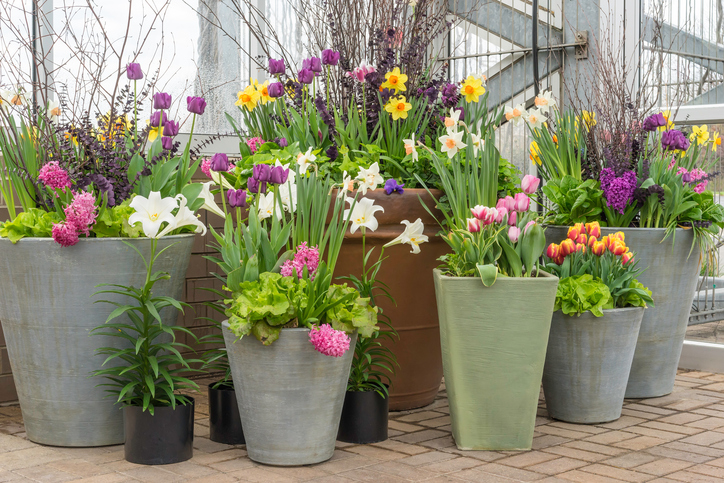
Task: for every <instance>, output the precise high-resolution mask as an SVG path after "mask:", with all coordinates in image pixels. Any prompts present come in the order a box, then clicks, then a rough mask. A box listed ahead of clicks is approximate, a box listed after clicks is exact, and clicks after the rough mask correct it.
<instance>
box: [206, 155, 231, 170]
mask: <svg viewBox="0 0 724 483" xmlns="http://www.w3.org/2000/svg"><path fill="white" fill-rule="evenodd" d="M209 167H210V168H211V170H212V171H216V172H217V173H218V172H221V171H228V170H229V158H228V157H226V155H225V154H224V153H216V154H214V155H213V156H212V157H211V165H210V166H209Z"/></svg>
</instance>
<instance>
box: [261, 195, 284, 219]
mask: <svg viewBox="0 0 724 483" xmlns="http://www.w3.org/2000/svg"><path fill="white" fill-rule="evenodd" d="M274 214H276V217H277V219H281V218H282V209H281V206H280V205H279V204H277V203H276V197H275V196H274V193H273V192H272V191H270V192H268V193H267V194H261V193H259V219H260V220H263V219H265V218H270V217H271V216H272V215H274Z"/></svg>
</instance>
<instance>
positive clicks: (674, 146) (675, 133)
mask: <svg viewBox="0 0 724 483" xmlns="http://www.w3.org/2000/svg"><path fill="white" fill-rule="evenodd" d="M661 147H663V148H664V151H676V150H681V151H686V150H687V149H689V140H688V139H687V138H686V136H685V135H684V133H682V132H681V131H679V130H677V129H671V130H669V131H664V134H663V135H662V136H661Z"/></svg>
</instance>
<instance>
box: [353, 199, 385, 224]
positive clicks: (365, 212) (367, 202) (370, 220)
mask: <svg viewBox="0 0 724 483" xmlns="http://www.w3.org/2000/svg"><path fill="white" fill-rule="evenodd" d="M347 203H349V205H350V206H352V205H354V208H352V209H350V210H345V211H344V219H345V220H350V226H349V232H350V233H354V232H356V231H357V229H358V228H360V227H365V228H368V229H370V230H372V231H375V230H376V229H377V227H378V226H379V223H377V218H375V213H377V212H378V211H382V212H384V211H385V209H384V208H382V207H381V206H375V202H374V200H371V199H369V198H362V199H359V200H357V202H356V203H355V202H354V198H349V197H348V198H347ZM350 212H351V213H350Z"/></svg>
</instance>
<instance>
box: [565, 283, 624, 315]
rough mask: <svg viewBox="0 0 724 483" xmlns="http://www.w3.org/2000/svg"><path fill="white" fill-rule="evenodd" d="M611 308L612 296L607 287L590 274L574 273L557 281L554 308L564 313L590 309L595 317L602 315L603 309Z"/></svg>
mask: <svg viewBox="0 0 724 483" xmlns="http://www.w3.org/2000/svg"><path fill="white" fill-rule="evenodd" d="M612 308H613V297H611V292H609V290H608V287H607V286H606V284H605V283H603V282H602V281H601V280H599V279H594V278H593V276H592V275H589V274H583V275H575V276H572V277H567V278H563V279H561V280H560V281H559V282H558V290H557V291H556V303H555V307H554V310H560V311H561V312H563V313H564V314H566V315H580V314H582V313H583V312H587V311H589V310H590V311H591V313H592V314H593V315H595V316H596V317H602V316H603V310H604V309H612Z"/></svg>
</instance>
